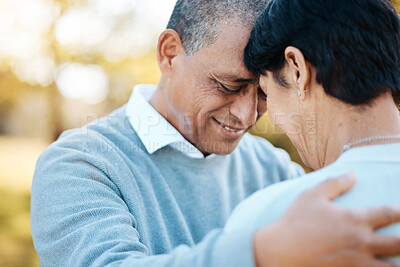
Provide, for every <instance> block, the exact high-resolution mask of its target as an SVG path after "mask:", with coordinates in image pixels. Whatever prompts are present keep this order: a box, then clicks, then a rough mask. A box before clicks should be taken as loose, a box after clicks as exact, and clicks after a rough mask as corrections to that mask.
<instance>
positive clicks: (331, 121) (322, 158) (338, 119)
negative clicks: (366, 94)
mask: <svg viewBox="0 0 400 267" xmlns="http://www.w3.org/2000/svg"><path fill="white" fill-rule="evenodd" d="M333 105H342V106H341V107H339V106H336V107H331V108H333V109H329V110H339V112H330V113H329V112H326V113H325V114H324V115H325V116H324V117H325V118H328V119H324V122H323V123H322V125H321V126H323V127H319V128H318V130H319V132H318V136H321V137H325V138H324V139H323V138H321V139H320V140H318V141H317V143H318V146H317V147H318V148H317V150H318V154H317V155H318V163H317V164H316V165H319V166H315V167H319V168H322V167H325V166H326V165H329V164H331V163H333V162H334V161H336V160H337V158H338V157H339V156H340V155H341V153H342V151H343V147H344V146H345V145H347V144H349V143H352V142H355V141H358V140H360V139H363V138H369V137H375V136H389V135H390V136H392V135H400V114H399V110H398V109H397V107H396V105H395V104H394V102H393V98H392V96H391V94H390V93H389V94H384V95H382V96H380V97H378V98H377V99H376V100H374V101H373V103H372V104H371V106H368V107H358V106H349V105H346V104H343V103H334V104H333ZM395 142H400V140H372V141H369V142H362V143H360V144H358V145H354V146H352V147H356V146H366V145H375V144H387V143H395Z"/></svg>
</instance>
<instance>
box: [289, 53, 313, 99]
mask: <svg viewBox="0 0 400 267" xmlns="http://www.w3.org/2000/svg"><path fill="white" fill-rule="evenodd" d="M285 59H286V62H287V63H288V67H289V73H290V74H291V75H292V79H293V82H294V85H295V87H296V88H297V90H299V91H300V98H301V100H302V101H304V99H305V97H306V93H307V92H308V91H309V89H310V88H311V87H310V82H311V73H310V68H309V67H308V62H307V61H306V59H305V58H304V55H303V53H302V52H301V51H300V50H299V49H298V48H296V47H293V46H288V47H286V49H285Z"/></svg>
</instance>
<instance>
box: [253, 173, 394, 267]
mask: <svg viewBox="0 0 400 267" xmlns="http://www.w3.org/2000/svg"><path fill="white" fill-rule="evenodd" d="M354 183H355V175H354V174H349V175H347V176H343V177H339V178H337V179H330V180H327V181H325V182H323V183H321V184H320V185H318V186H316V187H315V188H312V189H310V190H308V191H306V192H304V193H303V194H302V195H300V196H299V197H298V199H297V200H296V201H295V202H294V203H293V204H292V205H291V206H290V208H289V209H288V210H287V211H286V213H285V214H284V215H283V216H282V217H281V218H280V219H279V220H278V221H276V222H275V223H273V224H271V225H269V226H268V227H265V228H263V229H260V230H259V231H258V232H257V233H256V234H255V237H254V255H255V259H256V265H257V266H266V267H275V266H277V267H279V266H285V267H292V266H293V267H313V266H315V267H320V266H324V267H329V266H332V267H334V266H335V267H336V266H340V267H347V266H348V267H354V266H371V267H375V266H376V267H386V266H387V267H389V266H398V265H396V264H394V263H390V262H386V261H383V260H380V259H378V258H376V257H379V256H399V255H400V237H394V236H384V235H379V234H376V233H375V232H374V231H375V230H376V229H377V228H381V227H384V226H387V225H390V224H392V223H395V222H399V221H400V205H399V206H393V207H382V208H373V209H368V210H354V211H353V210H350V209H346V208H342V207H340V206H338V205H335V204H333V203H332V202H331V201H332V200H333V199H335V198H336V197H338V196H340V195H342V194H344V193H346V192H347V191H349V190H350V189H351V188H352V186H353V185H354Z"/></svg>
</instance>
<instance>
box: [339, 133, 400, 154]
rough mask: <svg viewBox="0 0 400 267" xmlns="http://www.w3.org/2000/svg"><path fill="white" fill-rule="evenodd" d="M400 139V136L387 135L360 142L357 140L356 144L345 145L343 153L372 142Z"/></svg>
mask: <svg viewBox="0 0 400 267" xmlns="http://www.w3.org/2000/svg"><path fill="white" fill-rule="evenodd" d="M396 139H399V140H400V135H386V136H382V135H380V136H373V137H367V138H363V139H360V140H357V141H355V142H352V143H348V144H347V145H345V146H344V147H343V151H342V153H344V152H346V151H347V150H349V149H350V148H352V147H353V146H355V145H359V144H361V143H367V142H371V141H376V140H380V141H381V140H396Z"/></svg>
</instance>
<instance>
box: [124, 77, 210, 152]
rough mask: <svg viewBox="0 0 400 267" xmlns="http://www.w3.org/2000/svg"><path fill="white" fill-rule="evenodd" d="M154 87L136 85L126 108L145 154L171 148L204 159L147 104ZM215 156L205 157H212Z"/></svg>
mask: <svg viewBox="0 0 400 267" xmlns="http://www.w3.org/2000/svg"><path fill="white" fill-rule="evenodd" d="M156 89H157V87H156V86H155V85H147V84H146V85H145V84H141V85H137V86H135V88H133V92H132V95H131V97H130V99H129V102H128V104H127V107H126V115H127V116H128V118H129V122H130V123H131V125H132V127H133V129H134V130H135V131H136V133H137V135H138V136H139V138H140V140H141V141H142V143H143V145H144V146H145V147H146V150H147V152H149V153H150V154H153V153H154V152H156V151H157V150H159V149H161V148H163V147H166V146H171V147H172V148H174V149H175V150H178V151H180V152H182V153H184V154H185V155H187V156H188V157H190V158H200V159H201V158H205V157H204V155H203V153H201V152H200V150H198V149H197V148H196V147H195V146H193V145H192V144H191V143H189V141H187V140H186V139H185V138H184V137H183V136H182V134H181V133H180V132H179V131H178V130H177V129H175V128H174V127H173V126H172V125H171V124H170V123H169V122H168V121H167V120H166V119H165V118H164V117H163V116H162V115H161V114H160V113H158V112H157V110H155V109H154V108H153V106H152V105H151V104H150V103H149V100H150V98H151V96H152V95H153V94H154V92H155V91H156ZM213 156H215V154H211V155H209V156H207V158H210V157H213Z"/></svg>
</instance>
